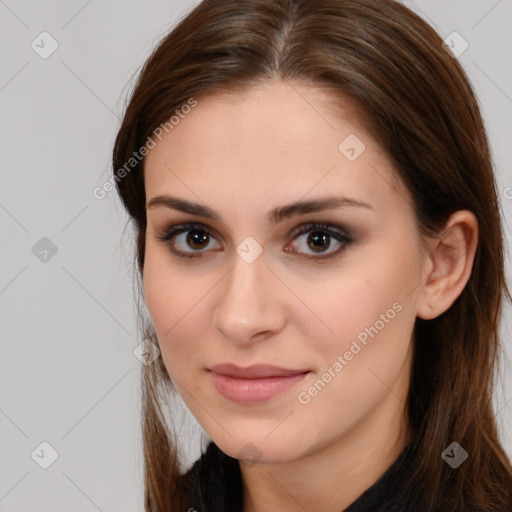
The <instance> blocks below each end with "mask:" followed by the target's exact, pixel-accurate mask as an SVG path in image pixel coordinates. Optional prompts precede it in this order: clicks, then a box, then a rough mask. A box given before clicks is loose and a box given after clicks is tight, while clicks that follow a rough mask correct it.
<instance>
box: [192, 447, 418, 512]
mask: <svg viewBox="0 0 512 512" xmlns="http://www.w3.org/2000/svg"><path fill="white" fill-rule="evenodd" d="M409 460H410V450H409V449H407V448H406V449H405V450H404V451H403V452H402V453H401V454H400V456H399V457H398V458H397V459H396V460H395V462H394V463H393V464H392V465H391V466H390V467H389V468H388V469H387V471H386V472H385V473H384V474H383V475H382V476H381V478H380V479H379V480H378V481H377V482H376V483H375V484H373V485H372V486H371V487H370V488H369V489H367V490H366V491H365V492H364V493H363V494H362V495H361V496H359V498H357V499H356V501H354V502H353V503H352V504H351V505H350V506H349V507H347V508H345V509H344V510H343V511H340V512H369V511H371V512H381V511H382V512H384V511H386V512H392V511H395V510H396V511H400V510H403V508H402V505H403V503H402V502H401V501H400V499H399V498H397V497H396V496H395V495H394V493H393V492H390V491H391V490H392V484H393V481H394V478H395V475H396V474H397V473H398V472H399V470H400V471H406V470H407V467H406V466H407V464H408V462H409ZM225 482H230V483H231V485H229V484H228V486H226V483H225ZM182 485H183V486H184V487H185V489H186V490H187V494H188V495H189V496H191V504H190V505H191V507H193V508H194V509H196V510H197V512H241V510H242V476H241V473H240V466H239V464H238V460H237V459H234V458H232V457H230V456H229V455H227V454H225V453H224V452H222V451H221V450H220V449H219V448H218V447H217V446H216V445H215V444H214V442H213V441H210V443H209V444H208V446H207V449H206V452H205V453H203V454H202V455H201V457H200V458H199V459H198V460H197V461H196V462H195V463H194V464H193V466H192V467H191V468H190V470H189V471H188V472H187V473H186V474H185V476H184V482H183V483H182ZM391 500H392V501H391Z"/></svg>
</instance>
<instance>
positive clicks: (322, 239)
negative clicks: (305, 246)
mask: <svg viewBox="0 0 512 512" xmlns="http://www.w3.org/2000/svg"><path fill="white" fill-rule="evenodd" d="M329 236H330V235H326V234H325V233H320V232H319V231H317V232H314V233H312V234H311V235H310V237H309V239H308V242H310V241H313V244H314V245H313V247H311V248H312V249H313V250H314V251H316V252H321V251H319V250H317V249H326V248H328V247H329Z"/></svg>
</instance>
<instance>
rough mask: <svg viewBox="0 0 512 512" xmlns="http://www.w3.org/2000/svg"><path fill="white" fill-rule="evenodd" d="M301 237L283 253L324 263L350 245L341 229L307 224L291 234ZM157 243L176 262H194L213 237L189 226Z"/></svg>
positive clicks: (161, 237) (201, 228) (200, 226)
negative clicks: (180, 259)
mask: <svg viewBox="0 0 512 512" xmlns="http://www.w3.org/2000/svg"><path fill="white" fill-rule="evenodd" d="M304 235H309V236H308V237H307V238H306V239H305V240H303V241H302V242H301V243H299V244H298V246H299V248H298V249H297V248H292V249H289V248H288V247H287V248H285V251H286V252H288V253H293V254H297V253H306V254H307V253H308V249H310V250H311V251H312V252H310V253H309V254H310V255H309V256H306V257H307V258H311V259H325V258H330V257H333V256H334V255H336V254H338V253H339V252H340V251H342V250H343V249H344V248H345V247H346V246H348V245H349V244H351V243H352V242H353V240H352V239H351V238H349V236H348V233H347V231H346V230H345V229H343V228H341V227H338V226H334V225H331V224H325V223H309V224H305V225H301V226H299V228H298V231H297V230H295V233H294V234H292V237H293V241H295V240H298V239H300V238H301V237H303V236H304ZM157 239H158V240H160V241H161V242H164V243H165V244H167V245H168V246H169V249H170V251H171V252H172V253H173V254H175V255H176V256H178V257H180V258H197V257H201V256H202V253H203V252H205V251H206V250H209V249H212V245H211V243H212V241H213V240H215V237H214V235H213V234H212V232H211V231H210V230H209V229H207V228H206V227H205V226H204V225H203V224H198V223H189V224H182V225H179V226H173V227H171V228H169V229H168V230H167V231H166V232H165V233H163V234H162V235H157ZM333 240H334V244H333ZM333 245H334V246H338V248H337V249H336V250H335V251H329V249H330V248H331V247H332V246H333ZM214 248H215V249H216V250H218V249H221V248H222V247H221V246H220V245H218V244H217V247H214ZM189 249H192V250H189ZM311 254H313V255H311Z"/></svg>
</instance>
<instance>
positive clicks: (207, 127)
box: [144, 81, 406, 208]
mask: <svg viewBox="0 0 512 512" xmlns="http://www.w3.org/2000/svg"><path fill="white" fill-rule="evenodd" d="M182 117H183V118H182V119H180V121H179V123H178V124H177V125H176V126H174V127H173V128H172V130H170V131H169V133H165V132H164V135H163V136H162V140H161V141H158V140H155V141H156V142H157V144H156V147H155V148H153V149H152V150H151V151H150V152H149V154H148V156H147V157H146V160H145V170H144V175H145V186H146V196H147V198H148V199H150V198H151V197H153V196H155V195H158V194H163V193H173V195H176V192H179V193H181V195H183V196H185V197H186V198H189V199H190V200H194V201H197V199H198V197H199V198H203V197H204V198H205V199H208V202H209V203H210V200H211V201H213V202H214V203H215V204H216V205H222V204H223V203H225V201H231V202H233V201H234V194H235V193H236V194H237V196H238V197H239V198H240V201H241V203H240V204H244V205H246V206H249V205H254V206H255V207H259V206H263V205H268V204H270V203H276V204H281V203H283V201H285V200H289V201H290V202H292V201H296V200H297V199H299V198H301V197H303V196H304V195H305V194H307V195H308V196H311V197H313V196H314V195H315V193H318V194H323V195H325V192H329V193H338V192H339V193H340V194H341V193H342V194H343V195H346V196H349V195H350V196H357V197H358V198H359V199H361V200H364V201H367V202H370V201H373V202H374V203H375V202H377V203H381V204H380V207H381V208H387V207H388V206H386V205H389V201H390V199H392V198H393V196H396V195H398V196H401V198H402V200H404V199H406V195H405V194H404V193H403V191H400V190H398V191H397V190H395V187H396V186H397V183H396V175H395V171H394V170H393V168H392V166H391V163H390V161H389V158H388V157H387V155H386V154H385V153H384V151H383V150H382V148H381V147H380V146H379V144H378V143H377V142H376V141H375V140H374V139H373V138H372V137H371V135H370V134H369V132H368V131H367V130H366V129H365V127H364V124H363V119H362V117H361V115H360V114H359V113H358V110H357V108H356V107H355V105H354V104H353V103H352V102H350V101H349V100H348V99H347V100H346V101H342V100H340V99H339V97H336V96H334V95H333V94H332V93H329V92H328V91H326V90H324V89H321V88H319V87H312V86H305V85H300V86H299V85H291V84H288V83H286V82H283V81H275V82H270V83H264V84H260V85H258V86H256V87H253V88H252V89H250V90H247V91H243V92H220V93H215V94H212V95H208V96H206V97H203V98H199V99H198V100H197V106H196V107H195V108H193V109H192V110H191V111H190V113H188V114H186V115H183V116H182ZM354 157H356V158H354ZM194 196H195V197H194ZM394 200H395V202H396V200H400V197H395V198H394ZM377 206H379V205H378V204H377Z"/></svg>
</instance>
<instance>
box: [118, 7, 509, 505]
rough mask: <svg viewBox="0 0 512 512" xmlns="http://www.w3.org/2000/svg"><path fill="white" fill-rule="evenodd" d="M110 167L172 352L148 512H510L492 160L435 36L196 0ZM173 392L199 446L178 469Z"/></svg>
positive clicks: (354, 12)
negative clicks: (499, 390)
mask: <svg viewBox="0 0 512 512" xmlns="http://www.w3.org/2000/svg"><path fill="white" fill-rule="evenodd" d="M139 155H141V156H140V157H139ZM113 168H114V179H115V180H116V184H117V188H118V192H119V194H120V197H121V199H122V201H123V204H124V206H125V207H126V209H127V211H128V213H129V215H130V216H131V218H132V220H133V221H134V226H135V229H136V239H137V251H136V261H137V265H138V271H139V272H140V276H141V278H142V286H143V295H144V301H145V304H146V305H147V308H148V312H149V315H150V317H151V318H150V322H146V323H143V324H142V326H141V327H142V333H143V335H144V337H145V338H148V339H150V340H151V341H152V342H153V343H154V344H155V345H157V346H158V347H159V349H160V351H161V357H158V358H157V359H156V360H155V361H154V362H153V363H152V364H149V363H150V361H148V362H147V364H145V365H144V367H143V375H142V377H143V380H142V384H143V388H142V389H143V410H142V419H143V422H142V425H143V436H144V456H145V460H144V467H145V506H146V510H147V511H169V510H173V511H174V510H176V511H178V510H180V511H181V510H183V511H185V510H189V511H192V510H197V511H230V512H232V511H243V512H260V511H268V510H287V511H288V510H290V511H292V510H308V511H311V512H313V511H333V512H334V511H339V510H348V511H351V512H355V511H363V510H364V511H377V510H378V511H384V510H386V511H391V510H396V511H412V510H414V511H445V510H446V511H464V512H466V511H491V510H493V511H497V510H500V511H505V510H512V507H511V504H512V495H511V493H512V468H511V465H510V461H509V459H508V458H507V454H506V453H505V451H504V449H503V447H502V446H501V444H500V441H499V438H498V433H497V427H496V418H495V416H494V413H493V409H492V393H493V382H494V374H495V369H496V368H497V362H498V356H499V354H500V341H499V337H498V329H499V321H500V318H501V310H502V293H504V294H505V296H506V297H507V298H509V299H510V294H509V291H508V289H507V287H506V283H505V277H504V262H503V234H502V226H501V219H500V214H499V204H498V200H497V195H496V188H495V181H494V176H493V170H492V164H491V160H490V154H489V145H488V141H487V137H486V133H485V130H484V126H483V123H482V118H481V114H480V111H479V107H478V104H477V100H476V98H475V95H474V92H473V90H472V88H471V85H470V83H469V81H468V78H467V76H466V75H465V73H464V71H463V70H462V68H461V66H460V65H459V63H458V62H457V60H456V59H454V56H453V55H451V54H450V53H449V49H448V48H447V47H446V46H443V45H442V41H441V39H440V37H439V36H438V35H437V34H436V33H435V31H434V30H433V29H432V28H430V26H429V25H428V24H427V23H425V22H424V21H423V20H422V19H420V18H419V17H418V16H417V15H415V14H414V13H413V12H411V11H410V10H409V9H407V8H406V7H404V6H402V5H401V4H399V3H397V2H394V1H389V0H387V1H382V0H320V1H319V0H295V1H294V0H286V1H283V0H240V1H237V2H232V1H229V0H205V1H203V2H202V3H201V4H199V5H198V6H197V7H196V8H195V9H194V10H193V11H191V12H190V13H189V14H188V15H187V16H186V17H185V18H184V19H182V20H181V22H180V23H179V24H178V25H177V26H176V27H175V28H174V29H173V30H172V32H171V33H169V34H168V35H167V36H166V37H165V38H164V39H163V40H162V41H161V42H160V44H159V45H158V47H157V48H156V49H155V51H154V52H153V54H152V55H151V57H150V58H149V59H148V60H147V62H146V63H145V65H144V66H143V69H142V71H141V73H140V76H139V78H138V82H137V84H136V86H135V89H134V91H133V93H132V96H131V98H130V102H129V104H128V107H127V109H126V113H125V116H124V119H123V122H122V126H121V128H120V130H119V133H118V136H117V139H116V142H115V147H114V151H113ZM142 316H143V315H141V318H142ZM146 324H147V325H146ZM172 390H175V391H177V392H178V393H179V394H180V396H181V397H182V398H183V400H184V402H185V403H186V405H187V407H188V408H189V409H190V411H191V412H192V414H193V415H194V416H195V418H196V419H197V420H198V422H199V424H200V425H201V426H202V428H203V429H204V431H205V432H206V433H207V434H208V437H209V438H210V439H211V442H210V444H209V445H208V448H207V450H206V451H205V453H203V455H202V456H201V458H200V459H199V460H198V461H196V463H195V464H194V466H193V467H192V468H191V469H190V470H189V471H185V470H184V469H183V467H182V464H181V463H180V457H179V454H178V450H179V448H178V441H177V439H176V436H175V435H174V434H173V433H172V429H171V428H170V426H169V425H168V422H167V419H166V416H165V413H164V411H163V409H162V406H163V404H165V403H167V397H168V395H169V392H170V391H172Z"/></svg>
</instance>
